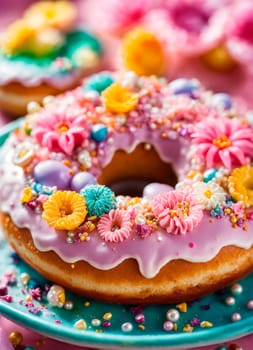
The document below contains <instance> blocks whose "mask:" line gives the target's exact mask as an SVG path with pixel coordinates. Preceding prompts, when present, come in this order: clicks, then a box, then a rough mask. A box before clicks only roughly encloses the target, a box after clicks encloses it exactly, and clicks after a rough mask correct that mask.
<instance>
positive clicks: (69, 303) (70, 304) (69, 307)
mask: <svg viewBox="0 0 253 350" xmlns="http://www.w3.org/2000/svg"><path fill="white" fill-rule="evenodd" d="M73 307H74V304H73V302H72V301H71V300H67V301H66V302H65V304H64V309H66V310H73Z"/></svg>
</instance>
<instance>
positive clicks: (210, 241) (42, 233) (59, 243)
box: [0, 128, 253, 278]
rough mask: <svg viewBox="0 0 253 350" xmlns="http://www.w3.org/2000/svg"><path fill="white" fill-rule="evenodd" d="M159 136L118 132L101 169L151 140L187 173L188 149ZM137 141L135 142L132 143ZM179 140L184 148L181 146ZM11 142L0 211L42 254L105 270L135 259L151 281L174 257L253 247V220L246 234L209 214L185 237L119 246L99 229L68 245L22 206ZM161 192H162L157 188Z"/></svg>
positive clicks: (158, 234)
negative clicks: (120, 154) (27, 234)
mask: <svg viewBox="0 0 253 350" xmlns="http://www.w3.org/2000/svg"><path fill="white" fill-rule="evenodd" d="M159 134H160V133H158V132H154V131H153V132H151V131H149V130H148V129H145V128H143V129H138V130H137V131H136V135H135V136H133V135H131V134H129V133H125V134H123V135H122V134H121V135H120V136H117V134H115V137H114V142H113V143H111V144H108V152H107V153H106V157H105V156H104V157H103V165H106V164H108V163H109V162H110V159H111V157H112V155H113V154H114V152H115V150H117V149H118V148H119V147H120V148H122V149H124V150H127V151H128V152H130V151H131V149H133V148H134V147H135V145H136V144H137V143H139V142H145V141H146V142H147V140H148V141H149V142H151V141H152V144H153V145H154V146H155V147H156V149H157V151H158V152H159V154H160V155H161V157H162V158H163V159H164V160H167V161H172V162H173V164H174V167H175V170H176V171H177V172H178V174H180V173H181V174H183V168H184V161H185V155H184V154H185V152H186V148H185V147H186V146H187V145H184V143H183V141H181V140H180V141H179V139H175V140H170V139H167V140H164V139H162V138H161V137H159ZM134 140H135V143H133V141H134ZM180 142H182V144H181V146H182V147H179V143H180ZM10 143H11V141H9V142H7V144H6V146H4V148H3V149H2V158H3V157H4V158H5V165H4V168H2V169H1V173H2V175H1V183H2V184H3V183H4V187H2V190H1V191H0V203H1V210H2V211H4V212H6V213H9V214H10V215H11V217H12V219H13V221H14V222H15V224H16V225H17V226H19V227H26V228H28V229H29V230H30V231H31V234H32V237H33V240H34V244H35V246H36V247H37V248H38V249H39V250H41V251H50V250H53V251H55V252H56V253H57V254H58V255H59V256H60V257H61V258H62V259H63V260H65V261H66V262H69V263H73V262H76V261H79V260H86V261H88V262H89V263H90V264H91V265H93V266H95V267H97V268H99V269H102V270H106V269H110V268H112V267H115V266H117V265H118V264H119V263H120V262H122V261H124V260H125V259H127V258H130V257H132V258H135V259H136V260H137V262H138V264H139V268H140V271H141V273H142V274H143V275H144V276H145V277H147V278H152V277H154V276H155V275H156V274H157V273H158V272H159V270H160V269H161V267H162V266H164V265H165V264H166V263H167V262H169V261H171V260H173V259H177V258H181V259H185V260H187V261H192V262H201V261H208V260H210V259H212V258H213V257H214V256H215V255H216V254H217V253H218V252H219V250H220V249H221V248H222V247H224V246H226V245H235V246H238V247H243V248H249V247H250V246H251V245H252V244H253V236H252V230H253V222H252V221H249V222H248V231H243V230H242V229H233V228H232V227H231V223H230V222H229V219H228V217H226V216H224V217H222V218H221V219H214V221H213V222H212V223H210V216H209V214H206V213H204V216H203V220H202V221H201V222H200V224H199V225H198V226H197V227H195V228H194V229H193V230H192V231H191V232H189V233H188V234H187V235H185V236H182V235H171V234H168V233H166V231H165V230H163V229H159V230H157V231H155V232H153V233H152V235H150V236H148V237H146V238H145V239H144V240H143V239H142V238H140V237H136V236H135V237H134V239H127V240H124V241H123V242H121V243H120V244H119V243H110V242H105V241H103V240H102V239H101V238H100V236H99V233H98V231H93V232H92V234H91V235H90V240H89V241H85V242H82V243H78V244H67V243H66V241H65V233H63V232H62V233H61V232H57V231H55V230H54V229H52V228H50V227H49V226H48V225H47V224H46V222H44V221H43V220H42V218H41V215H31V213H30V211H29V209H27V208H26V207H24V206H22V205H21V204H20V196H21V193H22V190H23V187H24V181H25V180H24V177H23V174H22V171H21V169H20V168H17V167H14V166H13V165H11V159H12V154H11V152H12V149H11V147H10ZM157 191H158V192H159V186H157ZM63 235H64V236H63ZM193 243H194V244H193ZM140 247H141V248H140Z"/></svg>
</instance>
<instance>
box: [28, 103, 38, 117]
mask: <svg viewBox="0 0 253 350" xmlns="http://www.w3.org/2000/svg"><path fill="white" fill-rule="evenodd" d="M39 110H40V105H39V103H38V102H35V101H31V102H29V103H28V105H27V112H28V113H29V114H30V113H36V112H38V111H39Z"/></svg>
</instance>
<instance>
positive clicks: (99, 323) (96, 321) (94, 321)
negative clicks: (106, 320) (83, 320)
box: [91, 318, 101, 327]
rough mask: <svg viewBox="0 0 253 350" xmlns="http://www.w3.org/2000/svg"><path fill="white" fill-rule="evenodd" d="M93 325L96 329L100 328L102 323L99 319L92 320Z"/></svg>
mask: <svg viewBox="0 0 253 350" xmlns="http://www.w3.org/2000/svg"><path fill="white" fill-rule="evenodd" d="M91 324H92V326H94V327H99V326H100V325H101V321H100V320H99V319H98V318H93V320H91Z"/></svg>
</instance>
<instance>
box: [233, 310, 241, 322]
mask: <svg viewBox="0 0 253 350" xmlns="http://www.w3.org/2000/svg"><path fill="white" fill-rule="evenodd" d="M241 319H242V316H241V314H239V313H238V312H234V313H233V314H232V316H231V321H232V322H237V321H240V320H241Z"/></svg>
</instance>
